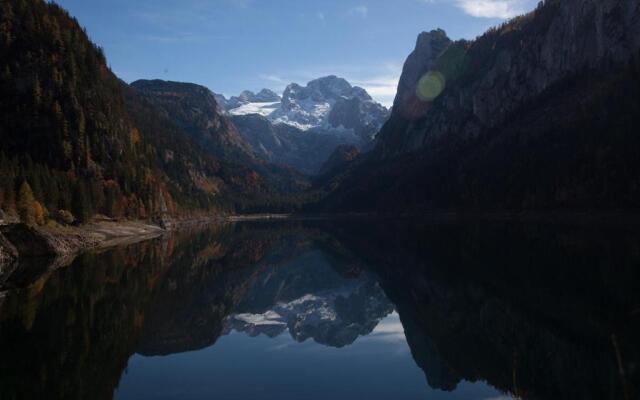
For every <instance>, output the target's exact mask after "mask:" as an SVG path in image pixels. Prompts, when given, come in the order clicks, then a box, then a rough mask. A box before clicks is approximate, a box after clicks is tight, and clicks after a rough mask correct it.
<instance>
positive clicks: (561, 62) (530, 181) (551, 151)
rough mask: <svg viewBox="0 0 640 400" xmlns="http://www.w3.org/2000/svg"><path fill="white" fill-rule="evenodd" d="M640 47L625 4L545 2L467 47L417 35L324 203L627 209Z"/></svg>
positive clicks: (635, 22) (639, 166) (636, 190)
mask: <svg viewBox="0 0 640 400" xmlns="http://www.w3.org/2000/svg"><path fill="white" fill-rule="evenodd" d="M639 52H640V5H639V4H638V2H637V1H632V0H607V1H594V0H586V1H583V0H564V1H559V0H547V1H545V2H541V3H540V5H539V6H538V7H537V8H536V10H534V11H533V12H531V13H529V14H527V15H523V16H521V17H517V18H514V19H512V20H511V21H509V22H507V23H505V24H503V25H502V26H500V27H498V28H495V29H491V30H489V31H488V32H486V33H485V34H484V35H482V36H481V37H479V38H477V39H476V40H474V41H457V42H452V41H450V40H449V39H448V38H447V37H446V35H445V33H444V32H443V31H441V30H437V31H432V32H427V33H423V34H421V35H420V36H419V38H418V41H417V44H416V49H415V50H414V52H413V53H412V54H411V55H410V56H409V58H408V59H407V62H406V64H405V66H404V70H403V74H402V78H401V80H400V84H399V87H398V94H397V97H396V99H395V102H394V108H393V112H392V115H391V117H390V118H389V120H388V121H387V123H386V124H385V125H384V127H383V128H382V129H381V131H380V133H379V135H378V137H377V142H376V147H375V150H374V151H373V152H372V154H371V155H370V156H369V158H368V159H367V160H366V161H362V162H360V163H359V164H358V165H357V166H355V167H352V168H351V170H350V171H348V172H345V173H344V174H342V176H341V177H340V178H339V182H340V184H339V185H338V187H339V188H338V190H337V191H336V192H334V193H333V195H331V196H329V197H330V198H329V199H328V201H327V202H326V206H327V207H328V208H332V209H335V208H342V209H345V208H346V209H360V210H362V209H369V210H373V209H378V210H386V211H391V210H435V209H439V210H441V209H449V210H460V209H467V210H468V209H493V210H495V209H500V210H505V209H509V210H523V209H549V208H553V209H559V208H560V209H562V208H571V209H584V208H590V209H594V208H600V209H603V208H637V207H638V206H639V205H640V203H638V201H639V200H638V199H640V185H639V184H638V178H637V177H638V176H640V162H638V158H637V157H635V155H634V153H633V151H631V150H630V149H632V148H636V147H637V146H638V145H639V144H640V142H639V139H638V136H637V135H636V134H635V132H636V131H637V130H638V128H639V127H640V113H639V112H638V111H639V110H640V85H639V84H638V83H639V81H640V77H639V74H638V70H640V62H639V61H638V55H639Z"/></svg>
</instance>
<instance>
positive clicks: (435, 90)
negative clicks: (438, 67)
mask: <svg viewBox="0 0 640 400" xmlns="http://www.w3.org/2000/svg"><path fill="white" fill-rule="evenodd" d="M445 85H446V79H445V77H444V75H442V73H441V72H439V71H429V72H427V73H426V74H425V75H424V76H423V77H422V78H420V80H419V81H418V87H417V88H416V94H417V95H418V98H419V99H420V100H422V101H433V100H435V98H436V97H438V96H440V93H442V91H443V90H444V87H445Z"/></svg>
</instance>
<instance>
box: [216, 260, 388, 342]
mask: <svg viewBox="0 0 640 400" xmlns="http://www.w3.org/2000/svg"><path fill="white" fill-rule="evenodd" d="M392 311H393V306H392V305H391V303H389V301H388V300H387V299H386V297H385V295H384V293H383V291H382V289H381V288H380V287H379V285H378V284H377V282H376V280H375V279H374V277H373V275H371V274H368V273H364V272H363V273H361V274H359V275H358V276H357V277H352V278H349V279H346V278H345V277H343V276H341V275H340V274H338V273H337V272H336V271H335V270H334V269H333V268H332V267H331V266H330V265H328V264H327V261H326V260H325V259H324V255H323V254H322V253H320V252H317V251H314V252H311V253H307V254H305V255H303V256H302V257H300V258H298V259H297V260H294V261H293V262H292V263H290V264H288V265H284V266H282V267H280V268H278V269H276V270H270V271H265V273H264V274H263V275H262V276H260V277H258V278H257V279H256V284H255V286H254V287H253V288H252V290H251V292H250V293H248V294H247V297H246V298H245V300H244V301H243V302H242V303H241V304H240V305H239V306H238V308H237V312H236V313H235V314H234V315H232V316H230V317H229V318H228V319H227V322H226V328H225V330H226V331H227V332H229V331H231V330H236V331H240V332H246V333H247V334H249V335H251V336H257V335H259V334H265V335H267V336H271V337H273V336H277V335H279V334H281V333H283V332H284V331H286V330H288V331H289V333H290V334H291V336H292V337H293V338H294V339H295V340H297V341H300V342H303V341H305V340H307V339H313V340H315V341H316V342H318V343H321V344H325V345H328V346H332V347H343V346H346V345H349V344H351V343H353V342H354V341H355V340H356V339H357V338H358V337H359V336H364V335H367V334H369V333H371V332H372V331H373V329H374V328H375V327H376V326H377V325H378V323H379V322H380V321H381V320H382V319H383V318H384V317H386V316H387V315H389V314H390V313H391V312H392Z"/></svg>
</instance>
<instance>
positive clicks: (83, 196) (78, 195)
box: [73, 181, 91, 222]
mask: <svg viewBox="0 0 640 400" xmlns="http://www.w3.org/2000/svg"><path fill="white" fill-rule="evenodd" d="M73 214H74V215H75V216H76V219H77V220H78V221H80V222H87V221H89V219H90V218H91V205H90V204H89V196H87V190H86V188H85V186H84V183H83V182H82V181H79V182H78V183H77V184H76V187H75V190H74V193H73Z"/></svg>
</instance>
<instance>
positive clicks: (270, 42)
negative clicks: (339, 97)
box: [56, 0, 537, 105]
mask: <svg viewBox="0 0 640 400" xmlns="http://www.w3.org/2000/svg"><path fill="white" fill-rule="evenodd" d="M56 3H58V4H60V5H61V6H62V7H64V8H66V9H67V10H68V11H69V12H70V13H71V15H73V16H75V17H76V18H78V20H79V21H80V24H81V25H82V26H84V27H85V28H86V29H87V32H88V33H89V36H90V37H91V39H92V40H93V41H94V42H96V43H97V44H98V45H99V46H101V47H102V48H103V49H104V50H105V53H106V55H107V59H108V61H109V64H110V67H111V68H112V70H113V71H114V72H115V73H116V74H117V75H118V76H119V77H120V78H121V79H123V80H125V81H126V82H129V83H130V82H133V81H135V80H137V79H164V80H173V81H180V82H193V83H198V84H201V85H204V86H206V87H208V88H209V89H211V90H212V91H214V92H216V93H221V94H224V95H226V96H231V95H237V94H239V93H240V92H241V91H243V90H252V91H258V90H260V89H262V88H269V89H272V90H275V91H277V92H281V91H282V90H284V88H285V87H286V86H287V85H288V84H289V83H291V82H296V83H299V84H306V83H307V82H308V81H310V80H312V79H316V78H319V77H322V76H326V75H337V76H340V77H343V78H345V79H347V80H348V81H349V82H350V83H351V84H354V85H358V86H362V87H364V88H365V89H366V90H367V91H368V92H369V93H370V94H371V96H373V97H374V98H375V99H376V100H378V101H380V102H381V103H383V104H385V105H390V104H391V103H392V102H393V97H394V96H395V92H396V86H397V82H398V78H399V76H400V73H401V72H402V65H403V63H404V60H405V59H406V57H407V56H408V55H409V53H410V52H411V51H412V50H413V48H414V46H415V41H416V38H417V36H418V34H419V33H420V32H422V31H429V30H432V29H435V28H442V29H444V30H445V31H446V32H447V34H448V35H449V37H451V38H452V39H461V38H465V39H473V38H474V37H476V36H478V35H480V34H482V33H483V32H484V31H485V30H487V29H488V28H489V27H491V26H494V25H498V24H500V23H502V22H503V21H504V20H505V19H508V18H511V17H513V16H515V15H518V14H521V13H523V12H526V11H528V10H531V9H533V8H534V6H535V4H536V3H537V1H536V0H109V1H98V0H91V1H87V0H57V1H56Z"/></svg>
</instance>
